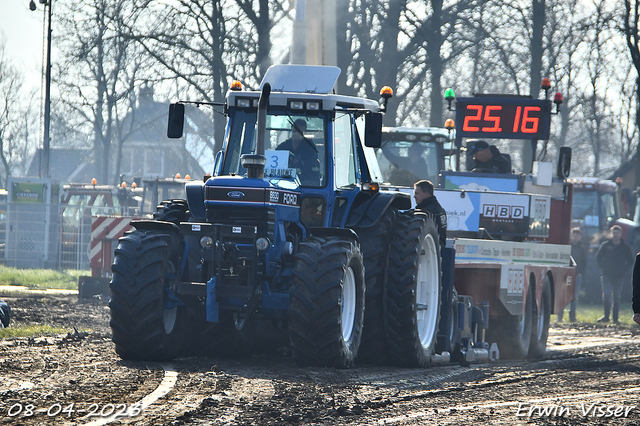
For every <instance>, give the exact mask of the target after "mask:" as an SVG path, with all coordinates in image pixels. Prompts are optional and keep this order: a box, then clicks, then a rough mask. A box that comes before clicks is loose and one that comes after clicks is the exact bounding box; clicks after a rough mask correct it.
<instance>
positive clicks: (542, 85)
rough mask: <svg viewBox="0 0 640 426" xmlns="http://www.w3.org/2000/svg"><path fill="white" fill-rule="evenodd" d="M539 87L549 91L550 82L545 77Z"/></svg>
mask: <svg viewBox="0 0 640 426" xmlns="http://www.w3.org/2000/svg"><path fill="white" fill-rule="evenodd" d="M540 87H542V88H543V89H544V90H549V89H551V80H549V79H548V78H547V77H545V78H543V79H542V83H541V84H540Z"/></svg>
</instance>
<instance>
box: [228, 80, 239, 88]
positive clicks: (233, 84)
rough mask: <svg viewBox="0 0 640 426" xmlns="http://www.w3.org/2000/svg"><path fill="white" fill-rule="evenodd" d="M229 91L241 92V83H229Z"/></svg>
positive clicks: (235, 81) (236, 81)
mask: <svg viewBox="0 0 640 426" xmlns="http://www.w3.org/2000/svg"><path fill="white" fill-rule="evenodd" d="M229 89H231V90H242V83H240V82H239V81H238V80H233V81H232V82H231V87H229Z"/></svg>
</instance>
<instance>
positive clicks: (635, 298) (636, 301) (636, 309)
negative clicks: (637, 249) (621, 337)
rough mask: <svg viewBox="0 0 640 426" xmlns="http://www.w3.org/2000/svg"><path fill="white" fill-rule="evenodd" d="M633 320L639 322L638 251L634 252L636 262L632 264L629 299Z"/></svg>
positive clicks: (639, 261) (639, 274)
mask: <svg viewBox="0 0 640 426" xmlns="http://www.w3.org/2000/svg"><path fill="white" fill-rule="evenodd" d="M631 308H632V309H633V320H634V321H635V322H636V324H640V253H638V254H636V263H635V264H634V265H633V298H632V301H631Z"/></svg>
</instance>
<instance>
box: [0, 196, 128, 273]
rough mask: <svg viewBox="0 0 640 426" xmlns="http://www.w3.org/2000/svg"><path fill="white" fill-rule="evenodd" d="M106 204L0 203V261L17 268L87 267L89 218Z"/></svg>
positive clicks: (110, 212) (106, 209)
mask: <svg viewBox="0 0 640 426" xmlns="http://www.w3.org/2000/svg"><path fill="white" fill-rule="evenodd" d="M117 213H119V212H117V211H115V210H114V209H113V208H109V207H87V206H73V205H58V204H37V203H11V202H8V203H7V202H5V203H0V261H1V262H2V263H4V264H5V265H7V266H14V267H18V268H49V269H81V270H86V269H89V248H90V243H91V218H92V216H96V215H114V214H117Z"/></svg>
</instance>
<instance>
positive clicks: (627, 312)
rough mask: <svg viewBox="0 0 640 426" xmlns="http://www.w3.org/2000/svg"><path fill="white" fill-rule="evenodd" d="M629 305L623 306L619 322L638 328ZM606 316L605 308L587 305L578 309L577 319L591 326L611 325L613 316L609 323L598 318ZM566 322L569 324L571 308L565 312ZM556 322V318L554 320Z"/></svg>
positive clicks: (619, 314)
mask: <svg viewBox="0 0 640 426" xmlns="http://www.w3.org/2000/svg"><path fill="white" fill-rule="evenodd" d="M628 305H629V304H628V303H627V304H623V308H621V309H620V311H619V313H618V321H620V324H622V325H629V326H632V325H633V326H637V324H636V323H635V322H633V319H632V317H633V311H632V310H631V306H628ZM602 316H604V307H603V306H602V305H585V306H580V305H578V308H577V309H576V319H577V320H578V322H584V323H590V324H603V325H604V324H611V323H612V322H611V321H613V316H610V317H609V318H610V320H611V321H610V322H609V323H599V322H598V318H600V317H602ZM563 319H564V322H569V307H568V306H567V308H566V309H565V310H564V318H563ZM552 320H555V318H552Z"/></svg>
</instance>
